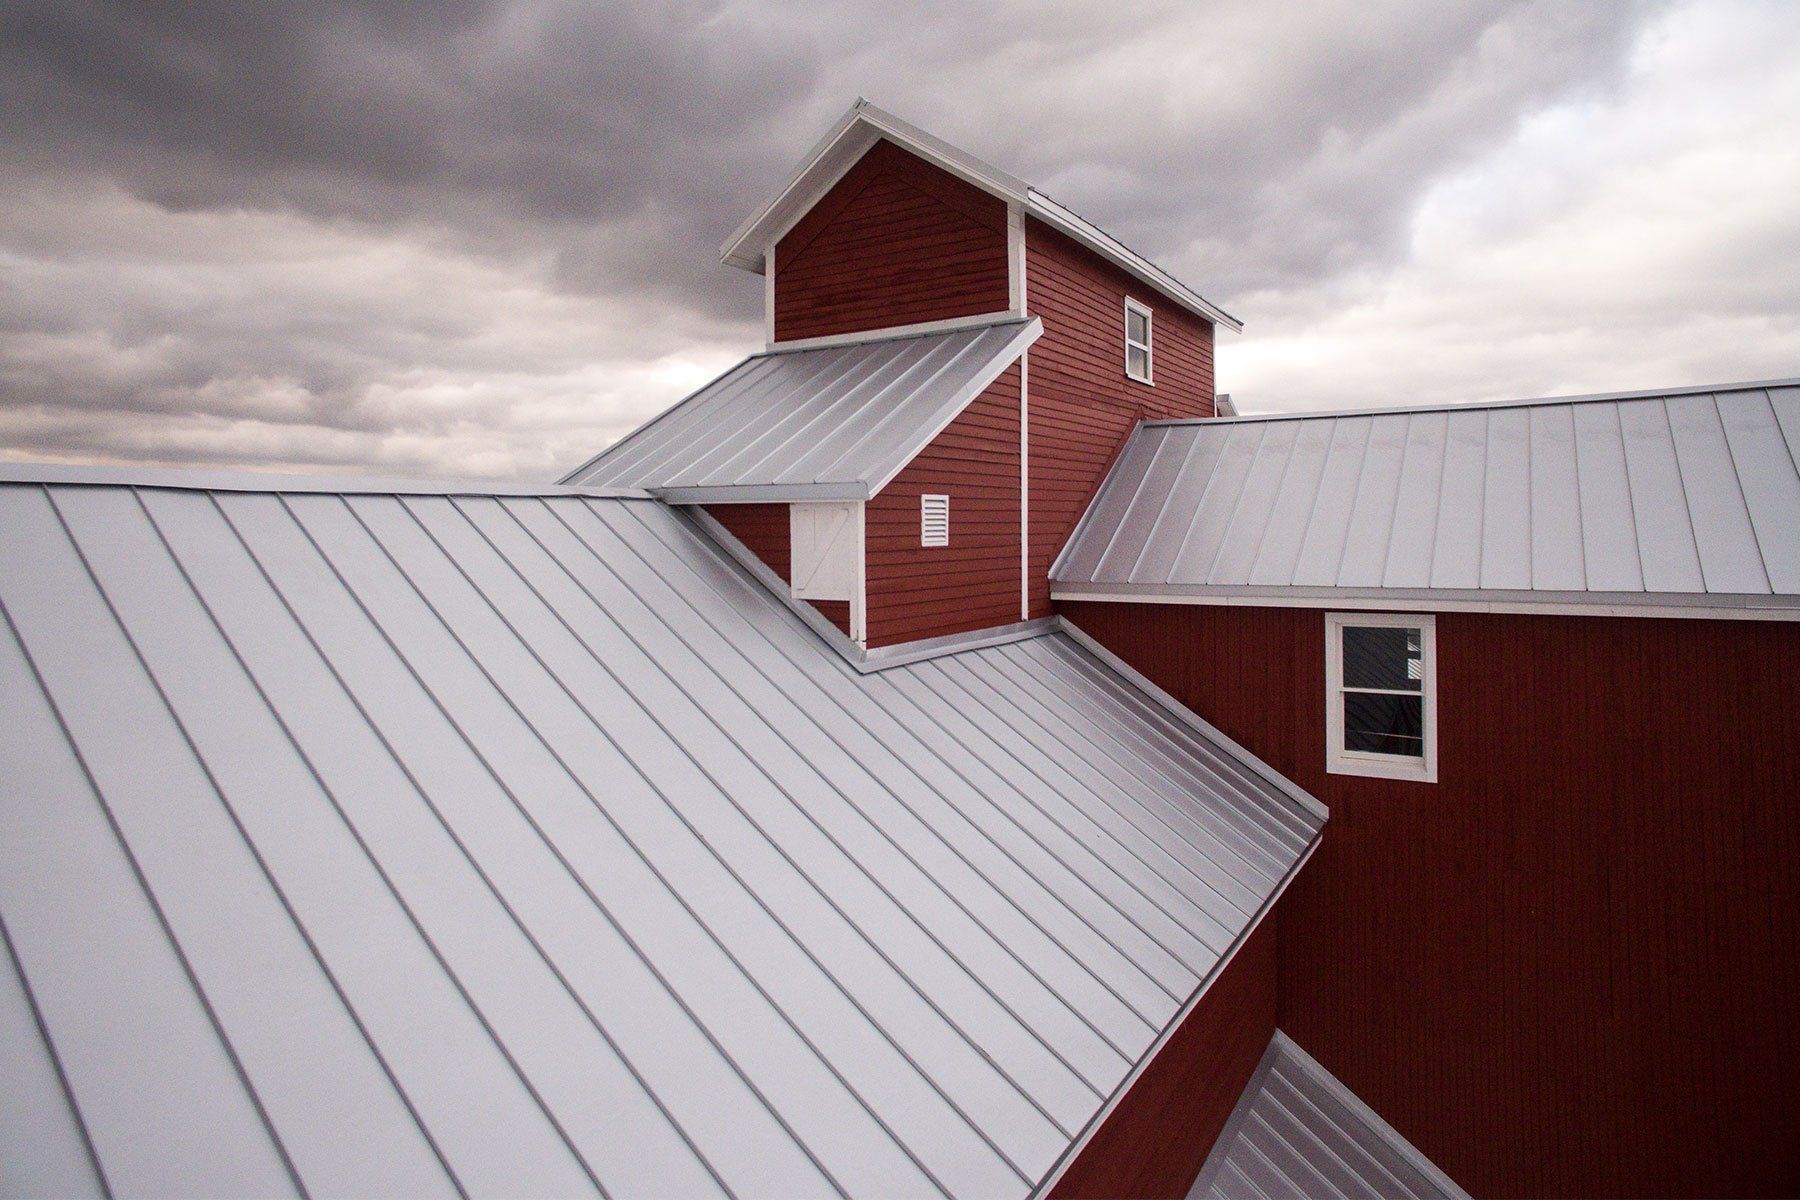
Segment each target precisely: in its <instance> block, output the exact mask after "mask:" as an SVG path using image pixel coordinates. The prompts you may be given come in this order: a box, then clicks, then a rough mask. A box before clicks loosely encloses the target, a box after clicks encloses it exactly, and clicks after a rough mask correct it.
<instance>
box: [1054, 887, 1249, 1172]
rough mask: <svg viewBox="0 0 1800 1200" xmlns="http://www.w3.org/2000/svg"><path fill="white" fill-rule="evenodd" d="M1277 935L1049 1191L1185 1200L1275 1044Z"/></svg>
mask: <svg viewBox="0 0 1800 1200" xmlns="http://www.w3.org/2000/svg"><path fill="white" fill-rule="evenodd" d="M1275 1003H1276V931H1275V922H1274V921H1273V920H1268V921H1264V922H1263V924H1262V925H1260V926H1259V927H1258V928H1257V929H1256V930H1255V932H1253V933H1252V934H1251V935H1250V940H1249V941H1247V942H1245V943H1244V946H1243V948H1242V949H1240V950H1239V951H1238V954H1237V957H1235V958H1233V959H1232V960H1231V962H1230V963H1228V964H1226V967H1225V970H1224V972H1223V974H1221V975H1220V976H1219V978H1218V979H1217V980H1216V981H1215V982H1214V983H1213V986H1212V988H1211V989H1210V990H1209V991H1208V992H1207V993H1206V995H1205V996H1202V997H1201V999H1200V1002H1199V1003H1198V1004H1196V1005H1195V1006H1194V1010H1193V1011H1192V1012H1191V1013H1189V1014H1188V1016H1187V1019H1186V1020H1184V1021H1183V1022H1182V1023H1181V1027H1180V1028H1179V1029H1177V1030H1176V1031H1175V1034H1174V1036H1172V1037H1171V1038H1170V1039H1169V1041H1168V1043H1167V1044H1166V1045H1165V1046H1164V1047H1163V1049H1162V1052H1161V1053H1159V1054H1158V1055H1157V1056H1156V1058H1154V1059H1153V1060H1151V1063H1150V1065H1149V1067H1148V1068H1146V1069H1145V1071H1144V1073H1143V1074H1142V1075H1140V1076H1139V1077H1138V1079H1137V1081H1136V1082H1135V1083H1133V1084H1132V1087H1131V1090H1130V1091H1129V1092H1127V1093H1126V1094H1125V1096H1124V1098H1123V1099H1122V1100H1121V1101H1120V1102H1119V1106H1118V1107H1117V1108H1115V1109H1113V1111H1112V1112H1111V1113H1110V1114H1108V1115H1107V1118H1106V1120H1105V1121H1104V1122H1103V1123H1102V1124H1101V1126H1100V1128H1099V1129H1098V1130H1096V1131H1095V1133H1094V1136H1093V1138H1092V1139H1090V1140H1089V1142H1088V1144H1087V1145H1086V1146H1084V1147H1083V1148H1082V1150H1081V1153H1080V1155H1079V1156H1078V1157H1077V1158H1076V1159H1075V1161H1074V1162H1073V1163H1071V1164H1069V1169H1068V1170H1067V1171H1066V1172H1065V1173H1064V1174H1063V1177H1062V1178H1061V1179H1060V1180H1058V1181H1057V1184H1056V1187H1055V1188H1054V1189H1053V1190H1052V1191H1051V1193H1050V1194H1051V1196H1052V1197H1054V1198H1055V1200H1086V1198H1093V1200H1104V1198H1106V1197H1116V1196H1132V1197H1146V1198H1149V1197H1170V1198H1173V1200H1180V1197H1184V1196H1186V1195H1187V1193H1188V1189H1189V1188H1190V1187H1192V1186H1193V1183H1194V1177H1195V1176H1196V1175H1198V1174H1199V1173H1200V1168H1201V1167H1202V1166H1203V1165H1204V1164H1205V1162H1206V1156H1207V1155H1208V1154H1210V1153H1211V1152H1212V1147H1213V1142H1214V1141H1216V1140H1217V1139H1218V1136H1219V1131H1220V1130H1221V1129H1223V1128H1224V1127H1225V1122H1226V1120H1227V1119H1228V1118H1230V1116H1231V1111H1232V1109H1234V1108H1235V1107H1237V1102H1238V1098H1239V1097H1240V1096H1241V1095H1243V1091H1244V1087H1245V1086H1246V1085H1247V1084H1248V1083H1249V1082H1250V1076H1251V1075H1252V1074H1254V1073H1255V1071H1256V1066H1257V1064H1258V1063H1259V1062H1261V1061H1262V1056H1263V1052H1264V1051H1265V1050H1267V1049H1268V1046H1269V1039H1270V1038H1272V1037H1273V1036H1274V1035H1275Z"/></svg>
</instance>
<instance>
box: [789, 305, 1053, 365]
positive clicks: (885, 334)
mask: <svg viewBox="0 0 1800 1200" xmlns="http://www.w3.org/2000/svg"><path fill="white" fill-rule="evenodd" d="M771 311H772V310H771ZM1023 319H1024V318H1023V317H1022V316H1021V315H1020V314H1019V313H1016V312H986V313H971V314H969V315H968V316H966V317H943V318H941V319H939V320H936V321H917V322H914V323H913V324H911V325H883V326H882V327H881V328H879V329H859V330H857V331H856V332H854V333H828V334H824V335H822V336H820V337H810V338H789V339H788V340H787V341H785V342H778V341H775V340H774V336H773V329H771V331H770V340H769V343H768V345H767V346H765V347H764V348H763V353H764V354H783V353H786V352H787V351H789V350H822V349H826V348H829V347H832V346H860V345H862V344H863V343H864V342H886V341H891V340H893V339H894V338H903V337H918V336H921V335H923V334H928V333H954V332H956V331H957V330H958V329H975V328H977V327H979V326H983V325H999V324H1003V323H1004V322H1007V321H1019V320H1023Z"/></svg>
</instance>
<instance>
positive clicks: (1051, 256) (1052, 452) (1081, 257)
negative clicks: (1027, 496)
mask: <svg viewBox="0 0 1800 1200" xmlns="http://www.w3.org/2000/svg"><path fill="white" fill-rule="evenodd" d="M1025 260H1026V266H1025V287H1026V308H1027V310H1028V311H1030V312H1031V313H1033V314H1034V315H1036V316H1040V317H1042V318H1043V320H1044V335H1043V337H1041V338H1039V339H1038V341H1037V343H1036V344H1035V345H1034V346H1032V348H1031V352H1030V358H1031V410H1030V417H1031V556H1030V560H1029V561H1030V571H1031V615H1032V616H1034V617H1038V616H1046V615H1048V614H1049V612H1050V584H1049V573H1050V563H1051V562H1052V561H1053V560H1054V559H1055V558H1056V555H1057V552H1058V551H1060V550H1061V549H1062V546H1063V543H1064V542H1065V541H1067V540H1068V537H1069V534H1070V532H1071V531H1072V530H1073V529H1074V528H1075V522H1076V521H1077V520H1078V519H1079V518H1080V516H1081V513H1082V511H1083V510H1084V509H1085V508H1086V507H1087V503H1088V500H1089V499H1090V498H1091V497H1092V496H1093V494H1094V491H1095V489H1097V488H1098V487H1099V486H1100V481H1101V479H1102V478H1104V477H1105V475H1106V471H1107V468H1108V467H1110V466H1111V465H1112V461H1113V458H1114V456H1115V455H1116V454H1117V453H1118V450H1119V448H1120V446H1121V445H1122V444H1123V443H1124V441H1125V438H1126V436H1127V435H1129V434H1130V432H1131V430H1132V427H1133V426H1135V425H1136V424H1137V423H1138V422H1139V421H1144V420H1152V421H1153V420H1163V419H1167V418H1171V417H1210V416H1212V414H1213V327H1212V324H1211V323H1210V322H1208V321H1206V320H1204V319H1202V318H1200V317H1196V316H1194V315H1193V314H1191V313H1189V312H1187V311H1186V310H1185V309H1182V308H1181V307H1179V306H1178V305H1176V304H1175V303H1174V302H1173V301H1171V300H1168V299H1166V298H1164V297H1162V296H1160V295H1158V294H1157V293H1156V292H1155V291H1154V290H1152V289H1151V288H1150V287H1149V286H1148V285H1146V284H1142V283H1139V282H1138V281H1137V280H1135V279H1133V278H1132V277H1131V276H1129V275H1127V274H1125V272H1123V271H1121V270H1119V269H1118V268H1116V267H1114V266H1112V265H1111V264H1110V263H1108V262H1106V261H1105V260H1104V259H1102V258H1100V256H1099V255H1097V254H1094V253H1093V252H1092V251H1090V250H1087V249H1086V248H1084V247H1082V246H1081V245H1079V244H1077V243H1076V242H1075V241H1074V240H1073V239H1071V238H1069V237H1066V236H1064V235H1063V234H1061V233H1058V232H1057V231H1056V230H1054V229H1051V228H1050V227H1049V226H1048V225H1045V224H1044V223H1043V222H1041V221H1038V220H1035V219H1031V218H1027V220H1026V226H1025ZM1128 295H1129V296H1131V297H1132V298H1133V299H1135V300H1138V301H1141V302H1142V303H1144V304H1146V305H1148V306H1149V308H1150V309H1151V312H1152V319H1151V344H1152V350H1153V363H1154V365H1153V369H1152V375H1153V376H1154V378H1155V380H1156V383H1155V386H1153V387H1152V386H1146V385H1145V384H1142V383H1138V382H1137V381H1135V380H1132V379H1129V378H1127V377H1126V375H1125V297H1126V296H1128Z"/></svg>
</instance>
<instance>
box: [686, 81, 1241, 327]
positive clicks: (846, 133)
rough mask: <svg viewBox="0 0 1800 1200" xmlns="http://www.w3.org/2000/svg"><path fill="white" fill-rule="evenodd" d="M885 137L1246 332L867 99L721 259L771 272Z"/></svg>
mask: <svg viewBox="0 0 1800 1200" xmlns="http://www.w3.org/2000/svg"><path fill="white" fill-rule="evenodd" d="M884 138H885V139H886V140H888V141H890V142H893V143H894V144H895V145H896V146H899V147H901V148H902V149H905V150H907V151H909V152H910V153H912V154H915V155H917V156H918V157H920V158H922V159H924V160H925V161H927V162H929V163H932V164H934V165H935V166H938V167H940V168H942V169H943V170H945V171H948V172H949V173H950V174H952V175H955V176H957V177H958V178H959V179H962V180H963V181H964V182H966V183H970V184H972V185H974V186H975V187H978V188H980V189H981V190H982V191H985V192H988V193H989V194H991V195H995V196H998V197H1000V198H1001V199H1002V200H1005V201H1006V202H1007V203H1008V204H1009V205H1013V206H1016V207H1017V208H1019V209H1021V210H1023V211H1025V212H1028V213H1030V214H1031V215H1032V216H1034V217H1036V218H1037V219H1038V220H1040V221H1043V222H1044V223H1045V224H1048V225H1051V226H1053V227H1055V228H1057V229H1059V230H1061V231H1062V232H1063V233H1066V234H1068V235H1069V236H1070V237H1072V238H1074V239H1075V240H1076V241H1077V242H1080V243H1081V244H1082V245H1084V246H1086V247H1087V248H1088V249H1090V250H1092V251H1094V252H1095V253H1096V254H1099V255H1100V256H1101V257H1102V258H1104V259H1106V260H1108V261H1109V262H1111V263H1113V264H1114V265H1115V266H1117V267H1120V268H1121V269H1123V270H1124V271H1126V272H1127V273H1129V274H1131V275H1134V276H1136V277H1137V278H1138V279H1141V280H1143V281H1144V282H1145V283H1148V284H1149V285H1150V286H1152V287H1154V288H1156V289H1158V290H1159V291H1161V292H1162V293H1163V294H1164V295H1166V296H1168V297H1169V299H1171V300H1173V301H1175V302H1176V303H1177V304H1180V305H1181V306H1182V307H1184V308H1187V309H1189V310H1191V311H1192V312H1194V313H1197V314H1198V315H1199V316H1201V317H1204V318H1205V319H1206V320H1208V321H1214V322H1217V323H1218V324H1221V325H1224V326H1226V327H1227V328H1229V329H1232V330H1236V331H1238V332H1242V331H1243V328H1244V323H1243V322H1242V321H1240V320H1238V319H1237V318H1236V317H1234V316H1232V315H1231V314H1230V313H1228V312H1226V311H1225V310H1224V309H1222V308H1220V307H1219V306H1218V305H1216V304H1214V303H1212V301H1210V300H1208V299H1207V298H1206V297H1204V296H1202V295H1201V294H1200V293H1199V292H1196V291H1195V290H1194V289H1193V288H1191V287H1189V286H1188V285H1187V284H1185V283H1183V282H1181V280H1179V279H1177V278H1175V277H1174V276H1173V275H1171V274H1169V273H1168V272H1167V271H1165V270H1163V269H1162V268H1161V267H1159V266H1157V265H1156V264H1155V263H1153V262H1151V261H1150V260H1149V259H1147V258H1145V257H1144V256H1143V255H1141V254H1139V253H1137V252H1136V251H1135V250H1132V249H1131V248H1130V247H1128V246H1126V245H1125V244H1124V243H1123V242H1121V241H1119V239H1117V238H1115V237H1113V236H1112V234H1110V233H1107V232H1106V231H1105V230H1104V229H1101V228H1100V227H1099V226H1098V225H1095V224H1094V223H1093V222H1091V221H1089V220H1087V219H1086V218H1085V217H1083V216H1081V215H1080V214H1078V213H1076V212H1074V211H1073V210H1071V209H1069V208H1067V207H1065V206H1064V205H1061V204H1058V203H1057V202H1056V201H1054V200H1052V199H1051V198H1050V197H1048V196H1046V195H1044V193H1042V192H1040V191H1038V190H1037V189H1036V188H1034V187H1032V186H1031V185H1030V184H1028V183H1026V182H1025V181H1024V180H1023V179H1020V178H1018V177H1017V176H1015V175H1011V174H1008V173H1007V172H1005V171H1002V170H1001V169H1000V168H999V167H996V166H994V165H993V164H992V163H988V162H983V161H982V160H981V159H979V158H976V157H975V156H974V155H973V154H970V153H969V152H968V151H966V150H962V149H959V148H958V147H956V146H952V145H951V144H950V143H949V142H946V141H945V140H944V139H942V138H940V137H937V136H935V135H933V134H930V133H927V132H926V131H925V130H923V129H920V128H919V127H918V126H917V125H914V124H912V123H911V122H909V121H903V120H901V119H900V118H899V117H896V116H895V115H894V114H893V113H890V112H887V111H885V110H883V109H880V108H877V107H876V106H875V105H873V104H870V103H869V102H868V101H867V100H864V99H862V98H861V97H858V98H857V101H856V103H855V104H853V105H851V106H850V111H849V112H847V113H845V114H844V115H843V116H842V117H839V118H838V120H837V123H836V124H834V125H833V126H832V127H831V129H830V130H828V131H827V132H826V134H825V136H824V137H823V138H821V139H820V140H819V141H818V143H817V144H816V145H814V146H813V148H812V149H811V150H810V151H808V152H807V155H806V157H805V158H804V159H802V160H801V163H800V165H799V166H798V167H796V168H795V169H794V171H793V173H792V174H790V175H789V176H788V178H787V181H786V182H785V183H783V184H782V186H781V189H780V190H779V191H778V192H776V193H775V196H774V198H773V199H771V200H770V201H769V202H768V203H766V204H764V205H763V206H762V207H761V208H760V209H758V210H757V211H756V213H755V215H753V216H752V217H750V218H749V219H748V220H746V221H745V222H744V223H743V224H742V225H740V226H738V228H737V230H736V231H735V232H733V233H732V235H731V236H730V237H729V238H727V239H725V244H724V245H723V246H721V247H719V261H720V262H723V263H725V264H727V265H729V266H733V267H742V268H743V269H744V270H746V271H753V272H755V273H756V274H758V275H761V274H763V273H764V272H765V271H766V270H767V269H768V268H767V264H766V263H765V261H764V260H765V258H766V256H767V253H768V248H769V246H770V245H771V244H773V243H774V242H775V241H777V240H778V239H780V238H781V237H782V235H784V234H785V233H787V231H788V230H790V229H792V228H793V227H794V224H795V223H796V222H798V221H799V220H800V218H801V217H804V216H805V215H806V214H807V212H809V211H810V210H811V209H812V207H813V205H815V204H817V203H818V202H819V199H820V198H821V197H822V196H824V195H825V193H826V192H828V191H830V190H831V189H832V187H834V186H835V185H836V184H837V182H838V180H840V179H842V178H843V177H844V173H845V172H846V171H848V170H849V169H850V168H851V167H853V166H855V165H856V162H857V160H858V159H860V158H861V157H862V156H863V155H864V154H866V153H867V152H868V150H869V148H870V147H871V146H873V145H874V144H875V143H876V142H877V141H880V140H882V139H884Z"/></svg>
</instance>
